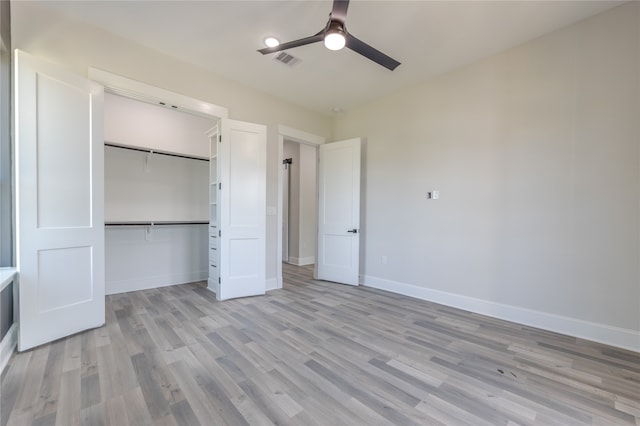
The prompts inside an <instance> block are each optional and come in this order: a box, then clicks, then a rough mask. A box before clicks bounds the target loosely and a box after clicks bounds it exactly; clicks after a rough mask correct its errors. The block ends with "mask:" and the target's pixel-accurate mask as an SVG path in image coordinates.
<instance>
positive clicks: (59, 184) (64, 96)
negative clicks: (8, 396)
mask: <svg viewBox="0 0 640 426" xmlns="http://www.w3.org/2000/svg"><path fill="white" fill-rule="evenodd" d="M15 67H16V69H15V76H16V77H15V120H16V126H15V129H16V134H15V137H16V145H15V156H16V157H15V165H16V187H17V194H16V206H17V211H16V222H17V268H18V272H19V308H20V311H19V315H20V317H19V321H20V322H19V323H20V328H19V337H18V349H19V350H21V351H22V350H25V349H29V348H31V347H34V346H38V345H41V344H43V343H47V342H49V341H52V340H55V339H59V338H61V337H64V336H67V335H70V334H73V333H76V332H79V331H83V330H86V329H89V328H93V327H98V326H101V325H103V324H104V322H105V305H104V304H105V299H104V194H103V192H104V189H103V188H104V159H103V157H104V148H103V136H102V135H103V129H102V122H103V120H102V114H103V112H102V109H103V101H104V90H103V87H102V86H100V85H98V84H96V83H93V82H91V81H89V80H85V79H84V78H81V77H79V76H76V75H74V74H71V73H68V72H66V71H63V70H60V69H58V67H56V66H53V65H51V64H49V63H46V62H43V61H41V60H39V59H37V58H35V57H33V56H30V55H28V54H26V53H24V52H20V51H16V57H15Z"/></svg>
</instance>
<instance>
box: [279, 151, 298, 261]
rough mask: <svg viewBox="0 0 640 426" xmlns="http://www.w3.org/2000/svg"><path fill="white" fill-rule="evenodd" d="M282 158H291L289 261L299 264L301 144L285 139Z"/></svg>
mask: <svg viewBox="0 0 640 426" xmlns="http://www.w3.org/2000/svg"><path fill="white" fill-rule="evenodd" d="M282 153H283V156H282V159H283V160H284V159H285V158H291V160H292V162H293V164H291V165H289V174H290V176H291V179H290V181H289V182H290V187H289V226H288V231H289V232H288V235H287V240H288V242H289V263H293V264H297V263H298V258H299V257H300V144H299V143H296V142H291V141H287V140H285V141H284V143H283V145H282Z"/></svg>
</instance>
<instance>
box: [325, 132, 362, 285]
mask: <svg viewBox="0 0 640 426" xmlns="http://www.w3.org/2000/svg"><path fill="white" fill-rule="evenodd" d="M360 146H361V143H360V139H359V138H358V139H350V140H346V141H340V142H333V143H328V144H324V145H320V170H319V173H318V192H319V202H318V263H317V265H316V275H317V278H318V279H321V280H327V281H335V282H338V283H342V284H350V285H358V281H359V280H358V277H359V274H360Z"/></svg>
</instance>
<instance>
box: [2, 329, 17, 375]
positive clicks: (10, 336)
mask: <svg viewBox="0 0 640 426" xmlns="http://www.w3.org/2000/svg"><path fill="white" fill-rule="evenodd" d="M17 345H18V323H13V325H12V326H11V327H9V331H7V334H5V335H4V338H3V339H2V342H0V374H2V371H3V370H4V367H6V366H7V363H8V362H9V359H10V358H11V355H13V353H14V352H15V351H16V346H17Z"/></svg>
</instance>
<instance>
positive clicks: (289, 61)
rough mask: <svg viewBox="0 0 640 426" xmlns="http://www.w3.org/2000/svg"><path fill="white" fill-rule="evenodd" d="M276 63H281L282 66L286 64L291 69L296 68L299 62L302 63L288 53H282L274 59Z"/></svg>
mask: <svg viewBox="0 0 640 426" xmlns="http://www.w3.org/2000/svg"><path fill="white" fill-rule="evenodd" d="M273 60H274V61H277V62H280V63H282V64H285V65H287V66H289V67H292V66H294V65H295V64H297V63H298V62H300V59H298V58H296V57H295V56H291V55H289V54H288V53H287V52H280V53H278V54H277V55H276V57H275V58H273Z"/></svg>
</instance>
